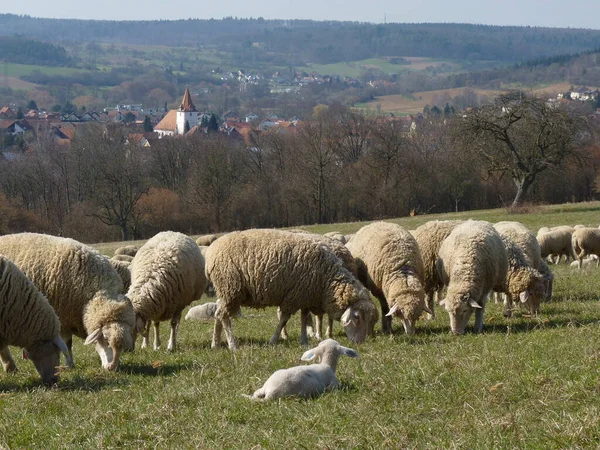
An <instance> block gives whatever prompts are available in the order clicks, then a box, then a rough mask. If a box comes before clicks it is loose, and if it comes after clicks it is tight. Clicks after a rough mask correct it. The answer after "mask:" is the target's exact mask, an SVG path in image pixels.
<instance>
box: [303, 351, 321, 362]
mask: <svg viewBox="0 0 600 450" xmlns="http://www.w3.org/2000/svg"><path fill="white" fill-rule="evenodd" d="M316 356H317V352H316V348H312V349H310V350H307V351H305V352H304V355H302V358H300V359H301V360H302V361H312V360H313V359H315V358H316Z"/></svg>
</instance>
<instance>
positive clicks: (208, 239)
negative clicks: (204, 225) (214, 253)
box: [196, 234, 217, 247]
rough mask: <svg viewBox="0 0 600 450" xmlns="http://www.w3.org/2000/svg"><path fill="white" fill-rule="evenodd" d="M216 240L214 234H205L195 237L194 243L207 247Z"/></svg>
mask: <svg viewBox="0 0 600 450" xmlns="http://www.w3.org/2000/svg"><path fill="white" fill-rule="evenodd" d="M216 240H217V235H216V234H205V235H204V236H200V237H199V238H197V239H196V244H198V245H199V246H202V247H208V246H209V245H210V244H212V243H213V242H215V241H216Z"/></svg>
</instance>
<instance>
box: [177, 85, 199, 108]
mask: <svg viewBox="0 0 600 450" xmlns="http://www.w3.org/2000/svg"><path fill="white" fill-rule="evenodd" d="M179 111H183V112H192V111H194V112H195V111H196V107H195V106H194V104H193V103H192V96H191V95H190V90H189V89H188V87H187V86H186V87H185V94H183V100H181V105H180V106H179Z"/></svg>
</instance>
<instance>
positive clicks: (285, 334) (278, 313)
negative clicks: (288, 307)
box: [277, 308, 289, 340]
mask: <svg viewBox="0 0 600 450" xmlns="http://www.w3.org/2000/svg"><path fill="white" fill-rule="evenodd" d="M277 320H281V309H280V308H277ZM288 337H289V336H288V334H287V327H285V326H284V327H283V328H282V329H281V338H282V339H286V340H287V338H288Z"/></svg>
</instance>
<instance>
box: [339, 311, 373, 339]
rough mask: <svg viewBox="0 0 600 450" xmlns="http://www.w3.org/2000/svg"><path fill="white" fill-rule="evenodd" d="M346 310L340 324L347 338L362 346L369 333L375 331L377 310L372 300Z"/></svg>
mask: <svg viewBox="0 0 600 450" xmlns="http://www.w3.org/2000/svg"><path fill="white" fill-rule="evenodd" d="M357 303H360V304H354V305H352V306H350V307H349V308H347V309H346V311H345V312H344V314H343V315H342V317H341V319H340V322H341V323H342V326H343V327H344V331H345V332H346V336H348V339H350V340H351V341H352V342H354V343H356V344H360V343H362V342H365V340H366V338H367V333H368V332H369V331H370V330H372V329H373V321H375V322H376V321H377V308H375V305H374V304H373V302H371V301H370V300H361V301H360V302H357Z"/></svg>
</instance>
